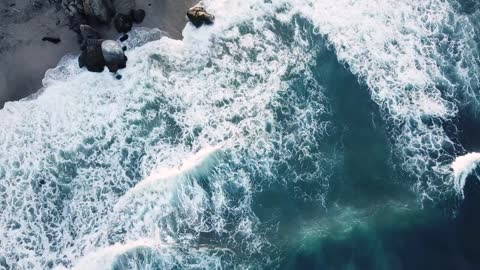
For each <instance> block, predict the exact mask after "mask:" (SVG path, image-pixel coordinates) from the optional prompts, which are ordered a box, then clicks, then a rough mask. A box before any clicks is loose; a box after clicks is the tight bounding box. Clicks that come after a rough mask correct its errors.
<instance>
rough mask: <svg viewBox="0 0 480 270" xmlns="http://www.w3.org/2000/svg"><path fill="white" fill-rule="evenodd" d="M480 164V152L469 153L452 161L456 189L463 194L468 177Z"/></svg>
mask: <svg viewBox="0 0 480 270" xmlns="http://www.w3.org/2000/svg"><path fill="white" fill-rule="evenodd" d="M479 165H480V153H468V154H466V155H463V156H459V157H457V158H456V159H455V161H454V162H452V165H451V168H452V169H453V178H454V186H455V190H457V192H458V193H460V194H463V187H464V186H465V183H466V181H467V177H468V176H469V175H470V174H472V172H473V171H474V170H475V169H476V168H477V167H478V166H479Z"/></svg>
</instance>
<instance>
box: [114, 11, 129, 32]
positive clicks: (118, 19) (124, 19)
mask: <svg viewBox="0 0 480 270" xmlns="http://www.w3.org/2000/svg"><path fill="white" fill-rule="evenodd" d="M113 24H114V25H115V29H117V31H118V32H119V33H127V32H129V31H130V30H132V17H131V16H130V15H125V14H122V13H120V14H117V16H115V19H114V20H113Z"/></svg>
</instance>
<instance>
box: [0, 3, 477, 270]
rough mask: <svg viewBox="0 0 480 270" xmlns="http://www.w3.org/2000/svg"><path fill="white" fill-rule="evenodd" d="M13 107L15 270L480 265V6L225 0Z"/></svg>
mask: <svg viewBox="0 0 480 270" xmlns="http://www.w3.org/2000/svg"><path fill="white" fill-rule="evenodd" d="M203 5H204V6H205V7H206V9H207V10H208V11H210V12H211V13H213V14H215V16H216V21H215V24H214V25H212V26H208V27H201V28H199V29H195V28H194V27H192V26H191V25H186V26H185V28H184V30H183V36H184V38H183V40H173V39H170V38H168V37H165V36H163V34H162V32H161V31H159V30H155V29H153V30H149V29H136V30H134V32H133V33H132V34H131V38H130V39H129V40H128V41H127V42H128V44H127V46H128V47H129V50H128V51H127V56H128V58H129V62H128V67H127V68H126V69H124V70H121V71H120V74H121V75H122V79H121V80H116V79H115V78H114V76H113V75H112V74H109V73H108V72H104V73H100V74H97V73H89V72H87V71H85V70H81V69H79V68H78V67H77V63H76V56H74V55H70V56H66V57H65V58H64V59H63V60H62V61H61V63H59V65H58V66H57V67H56V68H55V69H52V70H49V71H48V72H47V73H46V75H45V78H44V80H43V84H44V87H43V88H42V89H41V90H40V91H39V92H38V93H37V94H36V95H34V96H32V97H30V98H27V99H25V100H22V101H18V102H11V103H7V104H5V107H4V108H3V109H2V110H0V209H1V211H0V269H9V270H10V269H115V270H120V269H346V270H347V269H348V270H350V269H480V245H479V244H478V243H479V242H480V232H479V230H478V228H479V225H480V217H479V213H480V211H479V210H480V185H479V184H480V182H478V181H479V173H480V171H479V170H478V168H477V167H478V165H479V164H480V154H479V153H480V136H479V135H480V118H479V113H480V3H479V2H478V1H475V0H468V1H460V0H451V1H446V0H424V1H414V0H376V1H373V0H335V1H332V0H316V1H313V0H290V1H287V0H278V1H276V0H271V1H270V0H263V1H262V0H230V1H224V0H206V1H204V2H203Z"/></svg>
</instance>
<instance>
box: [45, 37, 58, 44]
mask: <svg viewBox="0 0 480 270" xmlns="http://www.w3.org/2000/svg"><path fill="white" fill-rule="evenodd" d="M42 41H49V42H52V43H53V44H58V43H59V42H60V41H61V40H60V39H59V38H54V37H43V38H42Z"/></svg>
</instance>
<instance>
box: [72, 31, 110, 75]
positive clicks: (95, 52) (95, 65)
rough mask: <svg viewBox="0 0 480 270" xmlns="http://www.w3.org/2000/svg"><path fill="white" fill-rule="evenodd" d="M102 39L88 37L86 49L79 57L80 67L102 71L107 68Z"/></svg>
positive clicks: (92, 70)
mask: <svg viewBox="0 0 480 270" xmlns="http://www.w3.org/2000/svg"><path fill="white" fill-rule="evenodd" d="M102 43H103V40H101V39H88V40H87V41H86V42H85V49H84V50H83V51H82V54H81V55H80V57H78V64H79V66H80V67H86V68H87V70H88V71H91V72H102V71H103V70H104V68H105V59H104V57H103V52H102V46H101V44H102Z"/></svg>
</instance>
